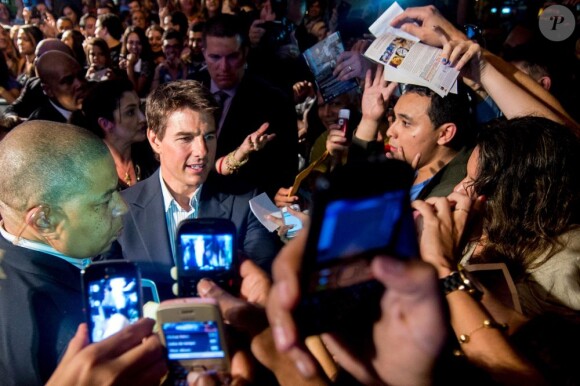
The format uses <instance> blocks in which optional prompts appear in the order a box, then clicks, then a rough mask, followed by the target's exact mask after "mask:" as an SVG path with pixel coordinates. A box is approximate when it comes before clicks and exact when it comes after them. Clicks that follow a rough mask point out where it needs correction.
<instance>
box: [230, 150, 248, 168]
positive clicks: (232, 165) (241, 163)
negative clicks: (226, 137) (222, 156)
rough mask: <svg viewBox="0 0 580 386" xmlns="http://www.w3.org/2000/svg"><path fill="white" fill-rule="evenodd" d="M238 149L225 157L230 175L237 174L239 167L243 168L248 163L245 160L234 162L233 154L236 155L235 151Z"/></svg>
mask: <svg viewBox="0 0 580 386" xmlns="http://www.w3.org/2000/svg"><path fill="white" fill-rule="evenodd" d="M238 149H239V147H238V148H237V149H236V150H234V151H232V152H230V153H229V154H228V155H227V157H226V161H227V162H226V164H227V167H228V169H230V170H231V171H232V173H235V172H237V171H238V169H239V168H240V167H241V166H244V165H245V164H246V162H248V159H247V158H246V159H245V160H243V161H238V160H236V158H235V157H234V154H236V151H237V150H238Z"/></svg>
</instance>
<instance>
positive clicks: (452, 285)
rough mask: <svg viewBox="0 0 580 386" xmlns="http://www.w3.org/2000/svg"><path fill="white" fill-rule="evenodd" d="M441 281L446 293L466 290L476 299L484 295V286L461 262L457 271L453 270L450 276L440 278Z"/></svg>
mask: <svg viewBox="0 0 580 386" xmlns="http://www.w3.org/2000/svg"><path fill="white" fill-rule="evenodd" d="M439 282H440V284H441V288H442V289H443V293H444V294H445V295H449V294H450V293H451V292H454V291H465V292H467V293H468V294H469V295H471V296H472V297H473V298H474V299H475V300H481V298H482V296H483V287H482V286H481V285H480V284H479V283H478V282H477V280H475V279H474V278H473V275H471V273H470V272H469V271H468V270H466V269H465V268H464V267H463V266H462V265H461V264H460V265H458V268H457V271H453V272H451V273H450V274H449V276H447V277H444V278H442V279H439Z"/></svg>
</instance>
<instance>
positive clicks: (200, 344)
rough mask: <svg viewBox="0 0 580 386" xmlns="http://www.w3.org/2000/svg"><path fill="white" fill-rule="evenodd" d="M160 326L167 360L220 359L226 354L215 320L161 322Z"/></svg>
mask: <svg viewBox="0 0 580 386" xmlns="http://www.w3.org/2000/svg"><path fill="white" fill-rule="evenodd" d="M162 328H163V334H164V336H165V342H166V346H167V357H168V358H169V360H172V361H180V360H196V359H222V358H225V356H226V354H225V351H224V350H223V348H222V342H221V339H220V336H219V328H218V324H217V322H216V321H215V320H208V321H185V322H170V323H163V326H162Z"/></svg>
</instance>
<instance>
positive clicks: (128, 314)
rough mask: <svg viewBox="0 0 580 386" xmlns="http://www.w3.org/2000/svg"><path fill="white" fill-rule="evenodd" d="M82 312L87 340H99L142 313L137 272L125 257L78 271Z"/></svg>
mask: <svg viewBox="0 0 580 386" xmlns="http://www.w3.org/2000/svg"><path fill="white" fill-rule="evenodd" d="M82 286H83V298H84V307H85V314H86V318H87V323H88V326H89V337H90V339H91V342H93V343H95V342H99V341H101V340H103V339H105V338H107V337H109V336H111V335H113V334H115V333H117V332H119V331H120V330H121V329H122V328H123V327H126V326H128V325H129V324H133V323H135V322H136V321H137V320H139V319H140V318H141V317H142V316H143V304H142V297H143V296H142V292H141V274H140V273H139V269H138V268H137V266H136V265H135V264H134V263H132V262H130V261H125V260H118V261H102V262H96V263H92V264H91V265H89V266H88V267H87V268H85V269H84V270H83V271H82Z"/></svg>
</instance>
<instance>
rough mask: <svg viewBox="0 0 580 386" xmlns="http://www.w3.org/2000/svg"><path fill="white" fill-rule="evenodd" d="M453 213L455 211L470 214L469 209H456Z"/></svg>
mask: <svg viewBox="0 0 580 386" xmlns="http://www.w3.org/2000/svg"><path fill="white" fill-rule="evenodd" d="M453 211H454V212H459V211H461V212H465V213H467V214H469V211H468V210H467V209H465V208H455V209H453Z"/></svg>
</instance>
